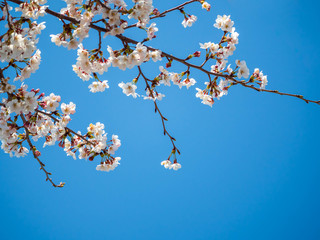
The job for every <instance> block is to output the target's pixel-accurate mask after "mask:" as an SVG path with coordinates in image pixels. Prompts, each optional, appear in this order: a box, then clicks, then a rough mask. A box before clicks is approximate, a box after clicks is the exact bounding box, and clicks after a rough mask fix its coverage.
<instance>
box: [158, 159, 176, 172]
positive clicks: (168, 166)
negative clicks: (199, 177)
mask: <svg viewBox="0 0 320 240" xmlns="http://www.w3.org/2000/svg"><path fill="white" fill-rule="evenodd" d="M161 165H163V166H164V167H165V168H166V169H173V170H178V169H180V168H181V164H180V163H177V162H176V161H175V162H174V163H172V162H171V161H170V160H164V161H162V162H161Z"/></svg>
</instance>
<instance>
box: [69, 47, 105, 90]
mask: <svg viewBox="0 0 320 240" xmlns="http://www.w3.org/2000/svg"><path fill="white" fill-rule="evenodd" d="M99 53H100V51H99V50H98V49H96V50H94V51H91V53H90V52H89V51H87V50H86V49H84V48H83V45H82V44H79V49H78V58H77V63H76V64H75V65H72V67H73V71H74V72H75V73H76V74H77V75H78V76H79V77H80V78H81V79H82V80H84V81H88V80H89V79H90V78H92V75H91V74H92V73H99V74H100V75H101V74H103V73H104V72H107V71H108V68H109V67H110V65H111V61H108V60H107V59H105V58H104V57H103V55H102V54H100V56H99V55H98V54H99ZM105 88H107V85H106V87H105ZM99 89H102V88H101V87H100V88H99Z"/></svg>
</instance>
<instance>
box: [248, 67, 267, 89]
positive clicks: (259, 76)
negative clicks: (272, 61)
mask: <svg viewBox="0 0 320 240" xmlns="http://www.w3.org/2000/svg"><path fill="white" fill-rule="evenodd" d="M250 80H252V81H258V84H259V85H260V89H265V88H266V86H267V84H268V79H267V75H263V73H262V71H260V70H259V68H256V69H254V72H253V74H252V76H251V78H250Z"/></svg>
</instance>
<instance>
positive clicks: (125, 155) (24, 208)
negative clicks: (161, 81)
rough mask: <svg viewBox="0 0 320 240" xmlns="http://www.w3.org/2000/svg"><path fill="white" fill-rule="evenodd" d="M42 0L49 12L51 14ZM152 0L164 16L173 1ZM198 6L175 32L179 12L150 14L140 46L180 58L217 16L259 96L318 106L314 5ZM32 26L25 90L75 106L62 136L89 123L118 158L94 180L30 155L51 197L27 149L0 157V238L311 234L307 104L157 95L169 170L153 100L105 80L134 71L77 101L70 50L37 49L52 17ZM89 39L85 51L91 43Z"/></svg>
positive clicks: (312, 118) (314, 209) (214, 36)
mask: <svg viewBox="0 0 320 240" xmlns="http://www.w3.org/2000/svg"><path fill="white" fill-rule="evenodd" d="M50 2H53V1H49V5H50V6H51V9H52V10H58V9H59V7H60V6H63V4H60V3H57V1H55V3H52V4H51V3H50ZM154 2H155V5H156V6H157V7H158V9H159V10H160V11H163V10H165V9H167V8H169V7H172V6H175V5H177V4H178V3H181V2H182V1H178V0H175V1H154ZM209 3H211V4H212V10H211V11H210V12H206V11H204V10H201V7H200V4H193V5H192V6H189V7H187V8H186V10H187V12H190V13H193V14H195V15H197V16H198V21H197V22H196V23H195V24H194V26H193V27H192V28H187V29H185V28H183V27H182V25H181V21H182V20H183V19H182V15H180V14H179V13H173V14H170V15H168V17H167V18H163V19H159V20H158V21H157V26H158V27H159V32H158V34H157V38H156V39H154V40H153V41H152V42H150V43H149V45H152V46H153V47H155V48H160V49H162V50H165V51H167V52H170V53H173V54H175V55H177V56H179V57H183V56H186V55H187V54H189V53H193V52H194V51H196V50H198V49H199V42H207V41H213V42H217V41H219V39H220V37H221V31H220V30H217V29H215V28H213V27H212V25H213V23H214V21H215V18H216V16H217V15H218V14H220V15H222V14H227V15H229V14H230V15H231V18H232V20H234V21H235V27H236V29H237V31H238V32H239V33H240V42H239V45H238V46H237V50H236V52H235V56H233V57H232V58H231V60H232V61H234V60H235V59H244V60H246V61H247V65H248V67H249V68H250V70H251V71H253V69H254V68H255V67H258V68H260V69H262V70H263V71H264V73H265V74H267V75H268V80H269V84H268V86H267V88H269V89H277V90H280V91H285V92H291V93H300V94H303V95H304V96H306V97H308V98H310V99H314V100H317V99H320V91H319V90H320V83H319V79H318V78H319V77H318V72H317V71H318V69H319V67H320V63H319V60H318V56H319V54H320V48H319V45H318V39H319V37H320V33H319V31H318V30H319V26H318V24H317V23H318V22H319V20H320V19H319V18H320V16H319V14H318V7H319V4H318V3H315V2H314V1H292V0H291V1H289V0H283V1H275V0H270V1H253V0H247V1H244V0H237V1H236V0H228V1H222V0H218V1H214V2H212V1H209ZM43 21H46V22H47V29H46V30H45V31H44V32H43V33H42V34H41V37H40V42H39V45H38V46H39V48H40V49H41V51H42V59H43V60H42V62H41V65H40V69H39V70H38V71H37V73H36V74H33V75H32V78H31V79H29V80H27V84H28V85H29V86H30V87H35V88H37V87H39V88H40V89H41V91H44V92H45V93H46V94H50V93H51V92H54V93H55V94H59V95H61V98H62V101H63V102H70V101H73V102H75V103H76V104H77V112H76V114H75V115H73V121H72V123H71V127H72V128H73V129H79V130H82V131H84V130H85V128H86V127H87V126H88V125H89V124H90V123H91V122H92V123H95V122H98V121H100V122H103V123H104V124H105V125H106V131H107V132H108V133H109V136H111V135H112V134H118V135H119V137H120V139H121V141H122V146H121V148H120V150H119V151H118V152H117V153H118V155H119V156H121V157H122V160H121V165H120V166H119V167H118V168H117V169H116V170H115V171H113V172H109V173H105V172H97V171H96V170H95V167H96V163H92V162H89V161H84V160H76V161H74V160H73V159H72V158H71V157H67V156H66V154H65V153H64V151H63V150H62V149H60V148H58V147H57V146H55V147H47V148H45V149H43V151H42V156H41V157H42V160H43V161H44V162H45V163H46V166H47V169H48V170H50V171H51V172H52V173H53V178H54V180H56V181H57V182H59V181H64V182H66V186H65V187H64V188H62V189H54V188H52V187H51V186H50V184H49V183H46V182H45V181H44V179H45V177H44V174H43V173H42V172H41V171H39V166H38V164H37V162H36V161H35V160H34V159H33V158H32V157H31V155H30V156H28V157H26V158H20V159H15V158H10V157H9V156H8V155H5V154H4V153H3V152H1V153H0V159H1V161H0V181H1V183H2V184H1V187H0V196H1V197H0V210H1V220H0V236H1V239H4V240H7V239H10V240H11V239H33V240H34V239H59V240H62V239H77V240H80V239H139V240H141V239H320V220H319V214H320V207H319V200H320V190H319V183H320V176H319V169H320V162H319V160H320V158H319V153H318V148H319V143H320V141H319V133H320V127H319V117H320V112H319V110H320V106H318V105H315V104H306V103H304V102H303V101H301V100H298V99H294V98H290V97H285V96H277V95H273V94H269V93H257V92H254V91H252V90H250V89H244V88H243V87H240V86H235V87H233V88H231V89H230V91H229V94H228V95H227V96H224V97H223V98H222V99H221V100H220V101H216V103H215V104H214V106H213V108H212V109H211V108H210V107H208V106H205V105H203V104H201V103H200V101H199V99H196V98H195V92H196V91H195V89H194V88H190V89H189V90H186V89H183V90H179V89H178V88H175V87H171V88H163V90H162V92H163V93H164V94H165V95H166V97H165V98H164V100H163V101H162V102H160V103H159V107H160V108H161V110H162V112H163V114H164V115H165V116H166V117H167V118H168V119H169V121H168V123H167V127H168V129H169V131H170V132H171V133H172V134H173V136H174V137H175V138H176V139H177V145H178V147H179V149H180V150H181V153H182V154H181V156H179V161H180V163H181V164H182V169H180V170H179V171H177V172H173V171H168V170H166V169H164V168H163V167H162V166H160V162H161V161H162V160H164V159H165V158H166V157H167V156H168V154H169V153H170V150H171V146H170V141H169V140H168V138H167V137H164V136H163V135H162V125H161V121H160V118H159V116H158V115H156V114H155V113H154V109H153V103H152V102H151V101H144V100H142V99H133V98H131V97H127V96H125V95H124V94H123V93H122V91H121V89H120V88H119V87H118V86H117V84H118V83H119V82H121V81H124V82H127V81H131V80H132V79H133V78H134V77H135V76H136V74H137V70H134V69H133V70H130V71H126V72H122V71H120V70H117V69H110V71H109V72H107V73H105V74H104V75H103V77H101V79H103V80H104V79H107V80H108V81H109V85H110V88H109V89H108V90H106V92H104V93H100V94H92V93H90V92H89V90H88V88H87V86H88V83H86V82H82V80H80V79H79V78H78V77H77V76H76V75H75V74H74V73H73V71H72V67H71V65H72V64H74V63H75V62H76V51H67V50H66V49H64V48H61V47H60V48H59V47H56V46H55V45H54V44H52V43H51V42H50V37H49V35H50V34H56V33H59V32H60V31H61V26H60V24H59V21H57V20H56V19H54V18H53V17H51V16H46V17H45V18H44V20H43ZM90 34H91V37H92V38H90V39H91V40H89V41H87V42H85V43H84V45H85V47H86V48H94V47H95V46H96V44H97V42H96V40H97V39H96V35H95V34H94V33H93V32H90ZM126 35H127V36H130V37H133V38H134V37H137V38H138V37H139V36H140V35H136V34H135V33H134V32H133V31H132V32H128V33H126ZM104 41H105V42H104V46H106V45H111V46H114V47H116V46H119V44H120V43H119V42H117V41H116V40H113V39H110V38H106V39H105V40H104ZM144 69H145V70H146V72H147V74H148V76H150V77H151V76H154V75H155V74H157V73H158V65H155V64H154V65H153V64H148V65H147V66H145V67H144ZM172 69H173V70H174V69H179V70H180V69H183V68H182V67H181V66H180V65H179V64H174V65H173V68H172ZM191 74H192V76H193V77H194V78H195V79H196V81H197V82H198V83H197V85H196V87H203V86H204V85H203V82H205V81H206V80H207V79H206V76H205V75H203V74H202V73H201V72H199V71H193V72H192V73H191ZM139 90H140V93H142V90H143V85H139ZM39 145H42V143H40V144H39Z"/></svg>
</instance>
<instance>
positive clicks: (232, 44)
mask: <svg viewBox="0 0 320 240" xmlns="http://www.w3.org/2000/svg"><path fill="white" fill-rule="evenodd" d="M233 25H234V22H233V21H232V20H231V19H230V16H227V15H223V16H220V15H218V17H217V19H216V23H215V24H214V27H216V28H218V29H221V30H222V31H224V35H223V37H222V39H221V41H220V42H219V43H213V42H206V43H200V48H201V49H205V50H206V60H209V59H215V60H216V64H214V65H212V66H211V72H212V73H217V74H227V75H229V76H233V74H235V70H233V69H232V68H231V67H230V66H231V64H229V65H228V66H227V63H228V57H229V56H231V55H233V52H234V51H235V50H236V44H238V43H239V40H238V37H239V34H238V33H237V32H236V31H235V28H234V27H233ZM223 43H227V46H223V45H222V44H223ZM236 63H237V66H238V67H239V70H238V77H239V78H241V77H245V78H248V74H249V70H248V69H247V67H246V63H245V61H241V65H240V61H236ZM238 67H237V68H238ZM217 79H218V78H217V77H216V78H215V79H214V81H211V80H210V82H206V83H205V85H206V88H205V89H204V90H202V89H199V88H196V90H197V93H196V97H197V98H200V99H201V100H202V103H203V104H205V105H209V106H211V107H212V105H213V103H214V98H217V99H219V98H220V97H222V96H223V95H226V94H227V93H228V89H229V87H230V86H231V85H230V83H232V82H231V81H230V80H228V79H226V80H223V79H222V80H220V83H219V84H218V83H217Z"/></svg>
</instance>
